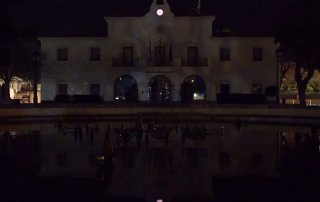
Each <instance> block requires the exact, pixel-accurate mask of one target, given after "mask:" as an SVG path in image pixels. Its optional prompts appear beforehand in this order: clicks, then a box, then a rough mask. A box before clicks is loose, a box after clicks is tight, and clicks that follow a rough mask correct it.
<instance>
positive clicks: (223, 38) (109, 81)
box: [40, 0, 277, 101]
mask: <svg viewBox="0 0 320 202" xmlns="http://www.w3.org/2000/svg"><path fill="white" fill-rule="evenodd" d="M215 20H216V19H215V16H175V14H174V13H172V12H171V10H170V6H169V4H168V3H167V1H166V0H164V1H153V3H152V4H151V7H150V10H149V12H148V13H147V14H146V15H144V16H141V17H105V23H106V25H107V30H106V32H105V35H104V36H103V35H100V36H89V37H88V36H77V37H67V36H59V37H57V36H46V37H41V38H40V40H41V42H42V51H43V52H44V53H45V56H46V58H45V61H44V64H43V65H42V74H41V88H42V89H41V98H42V101H44V100H54V99H55V96H56V95H57V94H69V95H88V94H99V95H100V96H102V97H103V99H104V100H105V101H112V100H121V99H129V96H130V95H129V94H132V92H134V96H136V94H138V99H139V100H141V101H147V100H157V101H169V100H170V101H179V100H181V97H180V90H181V88H182V84H183V83H184V82H186V83H189V84H191V86H192V85H193V86H194V87H193V88H192V94H193V99H195V100H209V101H215V100H216V94H217V93H220V92H226V91H227V92H228V91H229V92H230V93H246V94H247V93H264V89H265V88H266V87H268V86H271V85H276V65H277V64H276V56H275V50H276V45H275V44H274V43H273V37H271V36H255V37H254V36H245V37H244V36H241V35H240V36H237V35H232V36H227V35H228V30H218V29H217V27H215V23H214V22H215ZM217 30H218V31H219V32H217ZM223 33H226V34H223ZM133 84H137V86H134V87H133V90H132V85H133ZM187 86H188V85H187ZM136 87H137V88H136ZM130 88H131V90H128V89H130ZM128 93H129V94H128Z"/></svg>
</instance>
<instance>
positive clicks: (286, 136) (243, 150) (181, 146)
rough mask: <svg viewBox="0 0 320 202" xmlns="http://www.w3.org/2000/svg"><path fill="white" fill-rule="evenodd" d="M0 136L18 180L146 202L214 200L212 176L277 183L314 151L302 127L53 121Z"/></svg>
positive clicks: (10, 129)
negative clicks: (52, 179) (49, 181)
mask: <svg viewBox="0 0 320 202" xmlns="http://www.w3.org/2000/svg"><path fill="white" fill-rule="evenodd" d="M0 129H1V131H2V132H1V133H0V144H1V145H0V146H1V147H0V148H1V159H2V160H6V161H8V159H11V160H9V161H8V162H9V163H7V164H8V165H10V166H13V167H15V170H16V172H18V173H23V174H24V175H32V176H41V177H48V176H68V177H85V178H95V179H97V180H107V181H108V183H109V186H110V187H109V189H108V191H107V192H108V193H113V194H118V195H122V194H126V195H129V196H145V197H147V198H148V197H149V198H150V197H151V195H150V196H149V195H148V194H147V196H146V191H145V190H149V193H152V194H154V193H157V194H159V195H161V196H164V197H165V198H172V197H173V196H184V195H186V194H187V195H193V194H197V195H202V196H212V186H211V183H212V177H215V176H220V177H221V176H222V177H232V176H257V177H280V176H281V175H280V174H281V173H280V172H279V167H281V166H282V167H284V165H291V164H292V165H294V164H295V163H296V162H294V160H297V161H300V162H302V159H304V157H305V156H308V155H310V153H312V152H314V148H315V147H316V146H314V145H313V144H314V141H312V136H311V129H310V128H308V127H302V126H301V127H299V126H294V127H292V126H279V125H278V126H270V125H269V126H268V125H257V124H255V125H254V124H251V125H250V124H240V125H239V123H182V124H181V123H179V124H177V123H166V122H162V123H154V122H150V123H142V124H141V122H139V121H137V123H136V122H105V121H103V122H102V121H101V122H67V121H56V122H52V123H31V124H16V125H15V124H11V125H0ZM311 148H312V149H311ZM297 156H298V157H297ZM108 159H109V160H110V161H107V160H108ZM288 159H289V160H288ZM303 162H305V161H303ZM2 165H3V164H2ZM106 170H107V171H108V172H109V173H108V172H107V173H106ZM293 172H295V171H293ZM110 173H111V174H110ZM137 185H139V186H137Z"/></svg>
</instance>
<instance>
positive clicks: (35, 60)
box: [32, 51, 40, 105]
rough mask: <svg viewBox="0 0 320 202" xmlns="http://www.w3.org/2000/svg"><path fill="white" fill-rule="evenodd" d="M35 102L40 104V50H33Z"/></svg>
mask: <svg viewBox="0 0 320 202" xmlns="http://www.w3.org/2000/svg"><path fill="white" fill-rule="evenodd" d="M32 59H33V104H35V105H36V104H38V71H39V62H40V56H39V53H38V52H36V51H35V52H33V54H32Z"/></svg>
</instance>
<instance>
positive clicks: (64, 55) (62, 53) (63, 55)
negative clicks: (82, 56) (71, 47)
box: [58, 48, 68, 61]
mask: <svg viewBox="0 0 320 202" xmlns="http://www.w3.org/2000/svg"><path fill="white" fill-rule="evenodd" d="M58 60H59V61H67V60H68V49H67V48H59V49H58Z"/></svg>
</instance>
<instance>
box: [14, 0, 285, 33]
mask: <svg viewBox="0 0 320 202" xmlns="http://www.w3.org/2000/svg"><path fill="white" fill-rule="evenodd" d="M22 1H23V2H22V3H20V4H18V5H16V6H15V7H14V8H13V9H12V10H11V12H10V13H11V16H12V18H13V20H14V23H15V24H17V26H18V27H23V26H27V25H31V26H34V27H36V28H37V30H38V32H39V35H43V36H46V35H50V36H55V35H56V36H59V35H63V36H76V35H81V36H85V35H88V36H91V35H93V36H99V35H104V34H105V29H106V25H105V22H104V19H103V17H104V16H143V15H145V14H146V13H147V12H148V10H149V7H150V4H151V3H152V0H22ZM286 1H288V0H268V1H257V0H201V15H214V16H217V19H219V20H220V22H222V23H224V24H226V25H228V26H239V23H240V24H243V22H244V24H247V26H248V25H257V26H259V24H261V27H263V26H264V24H269V25H266V26H267V27H270V26H271V24H272V21H274V19H275V18H276V17H277V16H278V15H279V13H281V11H282V10H283V8H284V5H285V2H286ZM168 3H169V4H170V5H171V10H172V11H173V13H174V14H175V15H177V16H189V15H191V16H194V15H198V14H197V12H196V4H197V0H168ZM242 27H244V29H248V28H247V27H246V26H245V25H244V26H242Z"/></svg>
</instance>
